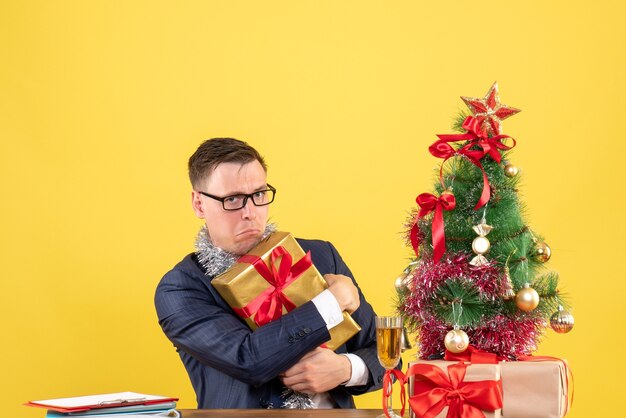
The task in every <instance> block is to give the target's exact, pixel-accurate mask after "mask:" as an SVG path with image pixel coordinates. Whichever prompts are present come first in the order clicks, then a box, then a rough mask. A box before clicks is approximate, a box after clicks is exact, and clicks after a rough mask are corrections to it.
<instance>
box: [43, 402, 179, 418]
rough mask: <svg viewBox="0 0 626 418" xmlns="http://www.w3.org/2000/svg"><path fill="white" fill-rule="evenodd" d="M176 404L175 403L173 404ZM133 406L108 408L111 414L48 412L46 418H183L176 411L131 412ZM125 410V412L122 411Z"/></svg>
mask: <svg viewBox="0 0 626 418" xmlns="http://www.w3.org/2000/svg"><path fill="white" fill-rule="evenodd" d="M172 403H174V402H172ZM174 404H175V403H174ZM130 408H133V407H132V406H128V407H120V408H107V409H108V410H109V411H111V412H105V413H103V411H102V410H100V411H97V412H96V411H89V412H87V413H80V412H74V413H70V414H64V413H62V412H54V411H48V413H47V414H46V418H69V417H89V418H98V417H101V418H106V417H109V418H149V417H167V418H181V416H180V412H178V411H176V410H175V409H165V410H164V409H158V410H154V409H152V410H131V409H130ZM122 410H124V411H122Z"/></svg>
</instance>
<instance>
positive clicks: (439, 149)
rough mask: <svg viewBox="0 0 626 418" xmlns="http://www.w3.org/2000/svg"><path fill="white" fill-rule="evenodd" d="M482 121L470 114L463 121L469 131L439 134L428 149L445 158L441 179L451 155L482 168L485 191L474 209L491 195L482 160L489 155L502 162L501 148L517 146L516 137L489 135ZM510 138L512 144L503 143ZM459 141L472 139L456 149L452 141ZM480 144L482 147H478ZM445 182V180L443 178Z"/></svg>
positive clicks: (441, 169)
mask: <svg viewBox="0 0 626 418" xmlns="http://www.w3.org/2000/svg"><path fill="white" fill-rule="evenodd" d="M480 125H481V123H480V121H479V120H478V119H476V118H474V117H472V116H468V117H467V118H465V121H463V125H462V127H463V129H465V130H466V131H467V133H464V134H451V135H437V137H438V138H439V140H438V141H436V142H434V143H433V144H432V145H431V146H430V147H429V148H428V150H429V151H430V153H431V154H432V155H433V156H435V157H437V158H443V159H444V160H443V162H442V163H441V168H440V169H439V178H440V180H441V179H442V178H443V164H444V163H445V162H446V161H447V160H448V159H449V158H451V157H454V156H457V155H461V156H465V157H467V159H468V160H469V161H470V162H471V163H472V164H474V165H475V166H476V167H478V168H479V169H480V171H481V172H482V174H483V191H482V193H481V195H480V199H479V200H478V203H476V206H475V207H474V210H478V209H479V208H481V207H483V206H484V205H486V204H487V202H488V201H489V197H490V193H491V190H490V187H489V179H488V178H487V174H486V173H485V169H484V168H483V166H482V164H481V163H480V160H481V159H482V158H483V157H484V156H485V155H489V156H490V157H491V158H493V159H494V160H495V161H496V162H498V163H500V161H501V160H502V155H501V154H500V150H509V149H511V148H513V147H514V146H515V139H513V138H511V137H510V136H508V135H502V134H500V135H496V136H493V137H489V136H488V134H487V131H485V130H484V129H480ZM506 138H509V139H511V140H512V141H513V145H512V146H508V145H505V144H503V143H502V140H503V139H506ZM458 141H470V142H469V143H468V144H466V145H465V146H463V147H461V148H460V149H455V148H454V147H453V146H452V145H450V142H458ZM476 146H478V147H479V148H480V149H476ZM441 181H442V182H443V180H441Z"/></svg>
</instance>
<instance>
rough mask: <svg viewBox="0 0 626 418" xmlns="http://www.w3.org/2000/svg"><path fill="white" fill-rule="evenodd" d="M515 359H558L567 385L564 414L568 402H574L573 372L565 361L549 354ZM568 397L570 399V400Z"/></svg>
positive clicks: (567, 408) (568, 405) (536, 360)
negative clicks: (563, 369)
mask: <svg viewBox="0 0 626 418" xmlns="http://www.w3.org/2000/svg"><path fill="white" fill-rule="evenodd" d="M517 360H518V361H535V362H540V361H558V362H560V363H561V364H562V365H563V367H564V368H565V384H566V385H567V387H566V388H565V411H564V412H565V413H564V414H563V415H566V414H567V412H568V411H569V407H570V404H571V405H573V404H574V373H573V372H572V369H571V368H570V367H569V366H568V365H567V362H566V361H565V360H563V359H560V358H558V357H551V356H519V357H518V358H517ZM570 381H571V382H572V385H571V389H572V396H571V398H569V390H570V384H569V382H570ZM568 398H569V399H571V401H570V400H569V399H568Z"/></svg>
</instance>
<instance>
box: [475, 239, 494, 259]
mask: <svg viewBox="0 0 626 418" xmlns="http://www.w3.org/2000/svg"><path fill="white" fill-rule="evenodd" d="M489 248H491V243H490V242H489V240H488V239H487V238H486V237H476V238H474V241H472V251H474V253H475V254H481V255H482V254H485V253H486V252H487V251H489Z"/></svg>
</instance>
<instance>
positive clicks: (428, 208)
mask: <svg viewBox="0 0 626 418" xmlns="http://www.w3.org/2000/svg"><path fill="white" fill-rule="evenodd" d="M415 201H416V202H417V204H418V205H419V207H420V210H419V212H418V213H417V217H418V219H419V218H423V217H424V216H426V215H428V214H429V213H430V212H433V211H434V212H435V215H434V216H433V223H432V235H433V259H434V260H435V263H437V262H439V260H440V259H441V257H442V256H443V253H445V252H446V234H445V231H444V224H443V211H444V210H453V209H454V207H455V206H456V200H455V199H454V195H453V194H452V193H450V192H443V193H441V195H440V196H439V197H437V196H435V195H433V194H430V193H422V194H421V195H419V196H417V198H416V199H415ZM410 236H411V244H412V245H413V250H414V251H415V255H416V256H417V255H418V251H419V244H420V243H419V239H418V231H417V222H415V224H414V225H413V227H412V228H411V234H410Z"/></svg>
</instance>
